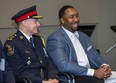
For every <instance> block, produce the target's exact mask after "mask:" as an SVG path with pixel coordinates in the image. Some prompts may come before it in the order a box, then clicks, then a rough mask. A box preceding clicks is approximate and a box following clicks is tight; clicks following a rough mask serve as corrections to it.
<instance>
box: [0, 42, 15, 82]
mask: <svg viewBox="0 0 116 83" xmlns="http://www.w3.org/2000/svg"><path fill="white" fill-rule="evenodd" d="M0 83H15V79H14V76H13V73H12V71H11V69H10V67H9V66H8V63H7V62H6V61H5V56H4V52H3V47H2V43H1V41H0Z"/></svg>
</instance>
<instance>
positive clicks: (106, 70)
mask: <svg viewBox="0 0 116 83" xmlns="http://www.w3.org/2000/svg"><path fill="white" fill-rule="evenodd" d="M111 74H112V73H111V69H110V67H108V66H101V68H99V69H97V70H95V72H94V76H95V77H98V78H101V79H103V78H108V77H110V75H111Z"/></svg>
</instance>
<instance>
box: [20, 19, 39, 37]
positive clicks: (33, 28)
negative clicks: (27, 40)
mask: <svg viewBox="0 0 116 83" xmlns="http://www.w3.org/2000/svg"><path fill="white" fill-rule="evenodd" d="M21 26H22V27H20V30H21V31H23V32H24V33H26V34H27V35H29V36H32V35H33V34H37V33H38V28H39V27H40V23H39V22H38V19H27V20H24V21H22V22H21Z"/></svg>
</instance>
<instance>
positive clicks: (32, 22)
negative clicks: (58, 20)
mask: <svg viewBox="0 0 116 83" xmlns="http://www.w3.org/2000/svg"><path fill="white" fill-rule="evenodd" d="M42 18H43V17H42V16H38V15H37V12H36V6H32V7H29V8H26V9H23V10H21V11H20V12H18V13H17V14H16V15H15V16H13V17H12V18H11V19H12V20H15V22H16V24H17V25H18V27H19V30H18V31H17V32H16V33H15V34H14V35H12V36H10V37H9V38H8V40H7V41H6V42H5V45H4V47H5V53H6V58H7V60H8V62H9V64H10V66H11V67H12V70H13V73H14V75H15V78H16V80H20V79H24V80H28V81H31V82H32V83H57V82H58V81H57V80H56V79H49V77H48V71H49V70H48V65H49V59H48V57H47V56H46V52H45V46H44V44H45V43H44V40H43V38H42V37H41V36H39V35H37V34H38V27H40V23H39V22H38V19H42ZM35 34H36V35H35Z"/></svg>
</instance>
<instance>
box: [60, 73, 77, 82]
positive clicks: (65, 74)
mask: <svg viewBox="0 0 116 83" xmlns="http://www.w3.org/2000/svg"><path fill="white" fill-rule="evenodd" d="M58 76H59V83H75V82H74V81H75V80H74V76H73V75H71V74H68V73H62V72H58ZM60 77H66V79H67V80H66V79H63V78H62V79H61V78H60Z"/></svg>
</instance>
